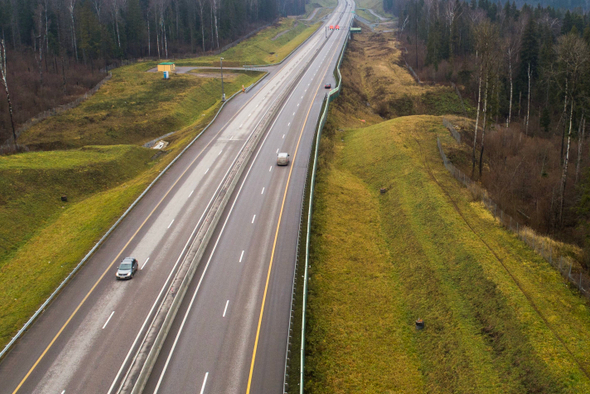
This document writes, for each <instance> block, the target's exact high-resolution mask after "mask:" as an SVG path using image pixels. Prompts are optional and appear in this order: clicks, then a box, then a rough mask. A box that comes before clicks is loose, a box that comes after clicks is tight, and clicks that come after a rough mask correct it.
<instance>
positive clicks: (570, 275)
mask: <svg viewBox="0 0 590 394" xmlns="http://www.w3.org/2000/svg"><path fill="white" fill-rule="evenodd" d="M562 258H563V257H562ZM567 276H568V277H569V278H570V279H571V278H572V262H571V261H570V272H568V274H567Z"/></svg>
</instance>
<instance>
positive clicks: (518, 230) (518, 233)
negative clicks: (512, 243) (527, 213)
mask: <svg viewBox="0 0 590 394" xmlns="http://www.w3.org/2000/svg"><path fill="white" fill-rule="evenodd" d="M516 236H517V237H520V229H519V228H518V222H516Z"/></svg>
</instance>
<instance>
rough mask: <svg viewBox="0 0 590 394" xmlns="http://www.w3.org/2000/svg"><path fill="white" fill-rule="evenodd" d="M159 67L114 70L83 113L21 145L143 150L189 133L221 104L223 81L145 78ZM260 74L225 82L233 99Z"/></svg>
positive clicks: (52, 122)
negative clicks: (142, 146) (141, 146)
mask: <svg viewBox="0 0 590 394" xmlns="http://www.w3.org/2000/svg"><path fill="white" fill-rule="evenodd" d="M154 66H155V63H154V62H149V63H141V64H137V65H133V66H128V67H122V68H119V69H116V70H113V78H112V79H111V80H110V81H109V82H108V83H107V84H106V85H105V86H104V87H102V88H101V89H100V90H99V91H98V92H97V93H96V94H95V95H94V96H92V98H90V99H89V100H87V101H85V102H84V103H82V104H81V105H79V106H78V107H76V108H74V109H72V110H70V111H66V112H64V113H62V114H60V115H57V116H54V117H51V118H49V119H47V120H46V121H44V122H41V123H39V124H37V125H35V126H33V127H31V128H30V129H29V130H27V132H25V133H24V134H23V135H22V137H21V139H20V140H21V142H22V143H24V144H27V145H29V146H30V147H32V148H37V149H44V150H48V149H70V148H77V147H81V146H85V145H112V144H142V143H145V142H147V141H150V140H152V139H154V138H157V137H158V136H160V135H163V134H166V133H168V132H170V131H175V130H179V129H182V128H184V127H187V126H189V125H191V124H193V123H195V122H196V121H198V120H199V119H201V118H202V115H203V114H204V113H205V112H207V111H211V110H214V109H216V108H217V106H218V105H219V104H220V103H221V94H220V92H221V79H219V78H197V77H195V76H193V75H186V74H174V75H172V78H171V79H169V80H164V79H162V75H161V73H146V72H145V71H146V70H149V69H150V68H152V67H154ZM260 77H261V73H257V72H247V73H241V74H236V77H233V78H224V89H225V92H226V94H227V95H228V96H229V95H231V94H233V93H234V92H236V91H238V90H239V89H241V87H242V85H246V86H248V85H250V84H251V83H253V82H254V81H256V80H257V79H258V78H260Z"/></svg>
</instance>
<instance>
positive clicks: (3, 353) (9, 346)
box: [0, 74, 268, 360]
mask: <svg viewBox="0 0 590 394" xmlns="http://www.w3.org/2000/svg"><path fill="white" fill-rule="evenodd" d="M267 75H268V74H267ZM265 77H266V76H264V77H262V78H260V79H259V80H258V81H256V82H255V83H253V84H252V85H250V86H253V85H256V84H258V83H259V82H260V81H262V80H263V79H264V78H265ZM239 93H241V90H238V91H237V92H236V93H234V94H233V95H231V96H230V97H229V98H228V99H227V100H225V102H224V103H223V104H221V107H219V110H218V111H217V113H216V114H215V116H214V117H213V119H212V120H211V121H210V122H209V123H208V124H207V125H206V126H205V127H204V128H203V130H201V132H200V133H199V134H198V135H197V136H196V137H195V138H193V140H192V141H191V142H190V143H189V144H188V145H187V146H186V147H185V148H184V149H183V150H182V151H181V152H180V153H179V154H178V156H176V157H175V158H174V160H172V161H171V162H170V163H169V164H168V165H167V166H166V168H164V169H163V170H162V172H160V173H159V174H158V176H157V177H156V178H155V179H154V180H153V181H152V182H151V183H150V184H149V185H148V186H147V187H146V188H145V190H144V191H143V192H142V193H141V194H140V195H139V197H137V199H135V201H134V202H133V203H132V204H131V205H130V206H129V208H127V210H126V211H125V212H123V214H122V215H121V217H119V219H117V221H116V222H115V224H113V225H112V226H111V228H109V230H108V231H107V232H106V233H105V234H104V235H103V236H102V238H101V239H100V240H98V242H97V243H96V244H95V245H94V247H92V249H90V251H89V252H88V253H87V254H86V256H84V258H83V259H82V260H81V261H80V262H79V263H78V265H76V267H74V269H73V270H72V272H70V274H69V275H68V276H67V277H66V278H65V279H64V280H63V281H62V282H61V283H60V284H59V286H58V287H57V288H56V289H55V290H54V291H53V293H51V295H50V296H49V297H48V298H47V300H45V302H44V303H43V304H42V305H41V306H40V307H39V309H37V311H36V312H35V313H34V314H33V316H31V318H29V320H28V321H27V322H26V323H25V325H24V326H23V327H22V328H21V329H20V330H19V331H18V332H17V333H16V335H15V336H14V337H13V338H12V339H11V340H10V342H8V344H7V345H6V346H5V347H4V349H2V351H0V360H2V359H3V358H4V357H5V356H6V355H7V354H8V352H9V351H10V350H11V349H12V347H13V346H14V344H15V343H16V341H18V340H19V339H20V338H21V337H22V335H23V334H24V333H25V332H26V331H27V330H28V329H29V328H30V327H31V325H32V324H33V322H35V320H37V318H38V317H39V316H40V315H41V313H43V311H44V310H45V309H46V308H47V306H48V305H49V304H50V303H51V302H52V301H53V300H54V299H55V297H56V296H57V295H58V294H59V292H60V291H61V290H62V289H63V287H64V286H65V285H66V284H67V283H68V282H69V281H70V280H71V279H72V278H73V277H74V275H76V273H78V271H79V270H80V268H82V266H83V265H84V264H85V263H86V261H88V259H89V258H90V256H92V255H93V254H94V252H96V250H97V249H98V248H99V247H100V246H101V245H102V244H103V242H104V241H105V240H106V239H107V238H108V237H109V235H111V233H112V232H113V231H114V230H115V228H117V226H118V225H119V224H120V223H121V222H122V221H123V219H125V218H126V217H127V215H128V214H129V212H131V210H132V209H133V208H134V207H135V206H136V205H137V204H138V203H139V202H140V201H141V199H142V198H143V197H144V196H145V195H146V194H147V192H148V191H149V190H150V189H151V188H152V187H153V186H154V184H155V183H156V182H157V181H158V180H159V179H160V178H161V177H162V176H163V175H164V174H165V173H166V172H167V171H168V169H169V168H170V167H172V165H174V163H176V161H177V160H178V159H180V157H181V156H182V155H183V154H184V153H185V152H186V151H187V150H188V149H189V148H190V147H191V146H192V145H193V144H194V143H195V142H196V141H197V140H198V139H199V138H200V137H201V135H203V133H205V131H207V130H208V129H209V127H210V126H211V125H212V124H213V122H215V120H216V119H217V117H218V116H219V114H220V113H221V110H222V109H223V107H225V104H227V103H228V102H229V101H230V100H231V99H233V98H234V97H235V96H237V95H238V94H239Z"/></svg>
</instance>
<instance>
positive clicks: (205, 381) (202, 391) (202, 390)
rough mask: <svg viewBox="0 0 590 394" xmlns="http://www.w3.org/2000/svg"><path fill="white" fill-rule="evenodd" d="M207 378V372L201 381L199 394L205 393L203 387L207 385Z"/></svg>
mask: <svg viewBox="0 0 590 394" xmlns="http://www.w3.org/2000/svg"><path fill="white" fill-rule="evenodd" d="M208 376H209V372H207V373H206V374H205V379H204V380H203V385H202V386H201V393H200V394H203V393H204V392H205V385H206V384H207V377H208Z"/></svg>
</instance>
